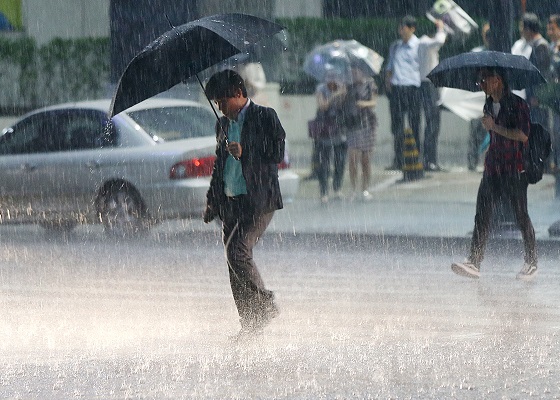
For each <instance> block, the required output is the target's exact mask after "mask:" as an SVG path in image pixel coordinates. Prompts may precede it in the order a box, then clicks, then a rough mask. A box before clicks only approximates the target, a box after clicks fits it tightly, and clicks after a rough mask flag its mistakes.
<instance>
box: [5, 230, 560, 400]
mask: <svg viewBox="0 0 560 400" xmlns="http://www.w3.org/2000/svg"><path fill="white" fill-rule="evenodd" d="M490 247H491V250H490V251H489V255H488V258H487V260H486V261H485V264H484V265H483V271H482V273H483V276H482V278H481V279H480V280H479V281H474V280H468V279H466V278H461V277H458V276H455V275H453V274H452V272H451V271H450V268H449V266H450V264H451V262H452V261H454V260H457V259H458V258H462V257H463V254H464V250H465V249H464V248H463V247H462V245H459V244H457V245H454V244H453V243H447V242H445V243H444V242H441V243H438V242H437V241H436V240H434V241H406V240H402V241H397V240H395V239H394V240H393V241H387V242H382V241H378V242H376V243H370V242H368V241H367V239H364V238H361V239H359V240H358V239H357V240H356V241H353V240H352V239H349V238H346V239H345V240H338V239H337V238H335V237H329V236H319V235H318V236H311V235H310V236H305V237H300V238H294V237H284V236H281V235H276V234H274V235H268V236H265V238H264V240H263V241H262V243H261V244H260V245H259V246H257V248H256V250H255V258H256V261H257V263H258V264H259V266H260V269H261V272H262V274H263V277H264V279H265V282H266V283H267V285H268V286H269V288H270V289H272V290H274V291H275V292H276V295H277V298H278V304H279V306H280V307H281V315H280V316H279V318H278V319H277V320H274V321H273V323H272V324H271V325H270V326H269V327H267V328H266V330H265V334H264V336H263V337H261V338H259V339H258V340H255V341H254V342H252V343H248V344H246V345H244V346H236V345H232V344H231V343H230V342H229V340H228V336H229V335H232V334H234V333H235V332H236V331H237V329H238V321H237V317H236V312H235V309H234V305H233V300H232V298H231V294H230V291H229V285H228V278H227V271H226V267H225V263H224V260H223V250H222V247H221V245H220V238H219V236H218V235H217V234H216V233H214V232H205V233H202V234H200V233H198V234H195V233H193V232H192V227H191V226H190V225H189V224H188V223H185V225H184V226H183V227H182V228H181V229H177V227H176V226H175V228H174V229H173V230H169V229H166V228H165V227H161V228H160V229H156V230H155V231H154V232H152V234H150V235H149V236H148V237H147V238H144V239H141V240H133V241H114V240H108V239H106V238H105V237H104V236H103V234H102V232H101V229H99V228H97V227H90V228H87V229H86V228H80V229H78V230H77V231H76V232H75V234H73V235H71V236H69V237H58V238H57V237H54V236H52V235H50V236H49V235H45V234H44V232H43V231H42V230H41V229H39V228H34V227H24V226H21V227H0V351H1V354H2V358H1V359H0V398H13V399H29V398H32V399H35V398H36V399H60V398H81V399H98V398H103V399H124V398H153V399H163V398H197V399H198V398H201V399H205V398H207V399H218V398H220V399H226V398H227V399H259V398H262V399H264V398H267V399H268V398H289V399H318V398H325V399H335V398H450V397H453V398H468V399H471V398H472V399H475V398H491V399H501V398H531V397H532V398H558V397H560V386H559V384H558V382H559V381H560V380H559V379H558V378H559V377H560V360H559V358H558V354H560V291H559V290H558V287H559V281H560V272H559V270H558V265H560V263H559V259H560V258H559V256H558V251H557V250H555V249H548V250H547V251H545V252H544V254H543V255H542V256H541V262H540V273H539V275H538V277H537V278H536V280H535V281H534V282H532V283H523V282H518V281H516V280H515V274H516V272H517V271H518V269H519V267H520V260H521V258H520V257H521V256H520V252H521V249H519V248H516V247H511V248H510V247H508V248H501V249H497V248H495V247H494V248H492V244H490Z"/></svg>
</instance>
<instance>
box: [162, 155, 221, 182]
mask: <svg viewBox="0 0 560 400" xmlns="http://www.w3.org/2000/svg"><path fill="white" fill-rule="evenodd" d="M214 161H216V156H208V157H201V158H191V159H190V160H183V161H181V162H178V163H177V164H175V165H174V166H172V167H171V170H170V171H169V178H170V179H185V178H198V177H201V176H210V175H212V168H214Z"/></svg>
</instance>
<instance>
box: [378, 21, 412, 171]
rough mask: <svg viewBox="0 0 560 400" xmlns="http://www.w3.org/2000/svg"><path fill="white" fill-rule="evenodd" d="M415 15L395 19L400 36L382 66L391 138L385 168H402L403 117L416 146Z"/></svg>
mask: <svg viewBox="0 0 560 400" xmlns="http://www.w3.org/2000/svg"><path fill="white" fill-rule="evenodd" d="M415 31H416V18H414V17H412V16H410V15H407V16H405V17H403V18H402V19H401V21H400V23H399V35H400V37H401V39H400V40H397V41H395V42H393V44H391V47H390V49H389V61H388V62H387V67H386V68H385V90H386V93H387V96H388V97H389V107H390V111H391V133H392V134H393V139H394V149H395V157H394V160H393V164H392V165H391V166H389V167H388V168H387V169H390V170H395V169H402V167H403V165H404V155H403V150H404V117H405V115H408V123H409V126H410V128H411V129H412V132H413V133H414V138H415V140H416V145H417V146H418V148H420V140H419V139H420V114H421V113H420V107H418V104H419V103H420V67H419V65H418V43H419V39H418V37H417V36H416V35H415V34H414V32H415Z"/></svg>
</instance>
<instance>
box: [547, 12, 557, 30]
mask: <svg viewBox="0 0 560 400" xmlns="http://www.w3.org/2000/svg"><path fill="white" fill-rule="evenodd" d="M548 22H550V23H551V24H556V26H557V27H559V28H560V14H552V15H551V16H550V17H548Z"/></svg>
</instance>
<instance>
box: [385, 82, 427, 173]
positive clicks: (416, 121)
mask: <svg viewBox="0 0 560 400" xmlns="http://www.w3.org/2000/svg"><path fill="white" fill-rule="evenodd" d="M389 107H390V111H391V132H392V134H393V140H394V149H395V159H394V164H395V166H396V167H397V168H402V166H403V164H404V155H403V150H404V117H405V114H407V115H408V124H409V126H410V128H411V129H412V132H413V134H414V139H415V140H416V148H417V149H420V114H421V112H420V110H421V107H420V88H418V87H416V86H391V96H390V100H389Z"/></svg>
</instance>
